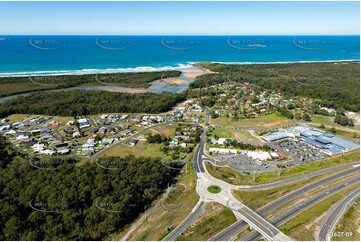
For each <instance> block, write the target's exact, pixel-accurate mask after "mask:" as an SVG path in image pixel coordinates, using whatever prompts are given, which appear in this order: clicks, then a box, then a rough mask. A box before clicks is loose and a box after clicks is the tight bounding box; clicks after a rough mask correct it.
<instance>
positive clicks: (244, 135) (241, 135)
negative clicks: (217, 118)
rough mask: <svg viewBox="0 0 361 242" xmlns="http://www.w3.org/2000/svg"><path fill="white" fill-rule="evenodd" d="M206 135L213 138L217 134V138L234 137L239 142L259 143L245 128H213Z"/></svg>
mask: <svg viewBox="0 0 361 242" xmlns="http://www.w3.org/2000/svg"><path fill="white" fill-rule="evenodd" d="M208 135H209V136H210V137H212V138H214V136H215V135H217V136H218V137H219V138H227V139H236V140H238V141H240V142H244V143H247V142H251V143H259V140H257V139H256V138H255V137H253V136H252V135H250V133H249V132H248V131H245V130H237V131H235V130H231V129H223V128H214V129H213V130H212V131H211V132H209V133H208Z"/></svg>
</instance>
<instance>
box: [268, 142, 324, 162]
mask: <svg viewBox="0 0 361 242" xmlns="http://www.w3.org/2000/svg"><path fill="white" fill-rule="evenodd" d="M267 145H268V146H270V147H272V148H274V149H275V151H279V152H282V153H283V154H285V155H287V156H289V157H291V158H292V160H293V161H292V163H294V165H298V164H301V163H307V162H312V161H315V160H318V159H322V158H325V157H327V156H326V154H325V153H323V152H322V151H320V150H319V149H317V148H315V147H312V146H311V145H309V144H307V143H305V142H302V141H300V140H296V139H283V140H280V141H275V142H269V143H267Z"/></svg>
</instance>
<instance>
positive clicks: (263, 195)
mask: <svg viewBox="0 0 361 242" xmlns="http://www.w3.org/2000/svg"><path fill="white" fill-rule="evenodd" d="M337 172H340V171H334V172H329V173H326V174H323V175H320V176H316V177H312V178H310V179H307V180H305V181H301V182H295V183H291V184H287V185H285V186H281V187H276V188H271V189H267V190H256V191H246V190H245V191H238V190H233V191H232V192H233V195H234V197H235V198H237V199H238V200H239V201H240V202H242V203H244V204H245V205H247V206H248V207H250V208H252V209H253V210H257V209H259V208H261V207H263V206H265V205H266V204H268V203H270V202H272V201H275V200H276V199H278V198H280V197H282V196H284V195H286V194H288V193H290V192H293V191H295V190H297V189H298V188H300V187H303V186H305V185H307V184H310V183H312V182H315V181H317V180H320V179H322V178H324V177H327V176H330V175H332V174H335V173H337Z"/></svg>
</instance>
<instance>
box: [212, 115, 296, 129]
mask: <svg viewBox="0 0 361 242" xmlns="http://www.w3.org/2000/svg"><path fill="white" fill-rule="evenodd" d="M292 123H293V122H292V120H290V119H287V118H285V117H283V116H282V115H281V114H279V113H277V112H276V113H272V114H267V115H264V116H260V117H257V118H254V119H241V120H239V121H232V120H231V118H227V117H219V118H215V119H212V124H213V125H218V126H224V127H237V126H238V127H250V126H255V127H259V128H277V127H282V126H287V125H290V124H292Z"/></svg>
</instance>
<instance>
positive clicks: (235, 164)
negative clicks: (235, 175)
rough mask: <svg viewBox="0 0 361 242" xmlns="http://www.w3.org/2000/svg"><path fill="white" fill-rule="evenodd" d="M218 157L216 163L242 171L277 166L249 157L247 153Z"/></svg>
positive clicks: (263, 170) (267, 169)
mask: <svg viewBox="0 0 361 242" xmlns="http://www.w3.org/2000/svg"><path fill="white" fill-rule="evenodd" d="M215 158H216V159H217V162H216V165H219V166H224V165H229V166H230V167H232V168H234V169H236V170H238V171H241V172H249V173H251V172H252V173H253V172H254V171H255V172H265V171H271V170H274V169H275V168H277V167H276V165H275V164H273V163H272V162H261V161H259V160H254V159H251V158H249V157H248V156H247V155H246V154H237V155H219V156H216V157H215Z"/></svg>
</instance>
